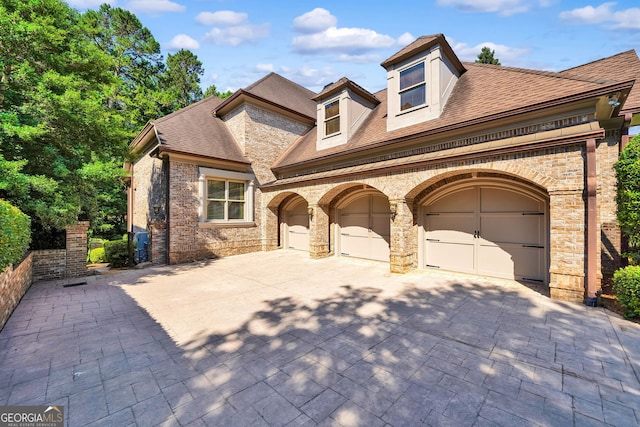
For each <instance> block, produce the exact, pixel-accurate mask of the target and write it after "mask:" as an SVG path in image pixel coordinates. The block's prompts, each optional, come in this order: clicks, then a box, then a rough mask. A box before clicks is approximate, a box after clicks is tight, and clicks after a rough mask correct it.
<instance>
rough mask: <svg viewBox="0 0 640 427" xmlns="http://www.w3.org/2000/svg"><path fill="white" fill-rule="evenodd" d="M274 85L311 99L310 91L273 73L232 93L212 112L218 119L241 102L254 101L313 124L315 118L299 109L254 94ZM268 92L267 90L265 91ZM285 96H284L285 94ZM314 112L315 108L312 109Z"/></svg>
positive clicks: (311, 93)
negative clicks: (306, 95)
mask: <svg viewBox="0 0 640 427" xmlns="http://www.w3.org/2000/svg"><path fill="white" fill-rule="evenodd" d="M270 82H271V83H272V84H273V83H275V84H276V85H278V84H280V85H286V86H284V87H285V88H287V87H288V88H291V89H294V90H295V91H296V92H304V93H307V94H308V98H307V99H308V100H311V97H312V96H313V94H314V93H313V92H312V91H310V90H309V89H307V88H305V87H303V86H301V85H299V84H298V83H296V82H293V81H291V80H289V79H287V78H285V77H282V76H281V75H279V74H278V73H274V72H273V71H272V72H270V73H268V74H267V75H265V76H264V77H262V78H261V79H259V80H257V81H255V82H254V83H252V84H250V85H249V86H247V87H245V88H242V89H238V90H237V91H236V92H234V93H233V95H231V96H230V97H229V98H227V99H225V100H224V101H222V103H221V104H220V105H218V107H217V108H216V110H215V111H214V114H215V115H216V116H218V117H222V116H224V114H226V113H228V112H230V111H231V110H233V109H234V108H235V107H237V106H238V105H240V104H241V103H242V101H244V100H253V101H256V102H257V103H259V104H262V105H264V106H269V107H271V108H275V109H280V110H282V111H284V112H286V113H287V115H290V116H291V115H292V116H293V117H296V118H302V119H303V121H312V122H313V123H315V116H310V115H308V114H305V113H303V112H301V111H299V109H296V108H291V107H289V106H286V105H284V102H279V100H278V99H269V98H266V97H264V96H262V95H260V94H258V93H256V92H260V88H264V87H268V86H269V83H270ZM271 89H273V86H272V87H271ZM267 91H268V89H267ZM295 95H296V96H300V94H295ZM285 96H286V94H285ZM314 111H315V108H314Z"/></svg>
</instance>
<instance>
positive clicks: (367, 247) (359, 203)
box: [340, 195, 390, 261]
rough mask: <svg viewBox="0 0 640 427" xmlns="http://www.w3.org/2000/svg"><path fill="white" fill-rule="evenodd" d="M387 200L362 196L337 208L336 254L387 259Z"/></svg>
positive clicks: (388, 222) (373, 196) (383, 197)
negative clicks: (338, 249)
mask: <svg viewBox="0 0 640 427" xmlns="http://www.w3.org/2000/svg"><path fill="white" fill-rule="evenodd" d="M389 230H390V217H389V201H388V199H387V198H386V197H385V196H378V195H365V196H362V197H360V198H358V199H356V200H354V201H352V202H351V203H349V204H348V205H347V206H345V207H344V208H342V209H340V254H341V255H345V256H351V257H357V258H366V259H373V260H377V261H389V241H390V239H389V235H390V231H389Z"/></svg>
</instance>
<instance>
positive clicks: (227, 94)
mask: <svg viewBox="0 0 640 427" xmlns="http://www.w3.org/2000/svg"><path fill="white" fill-rule="evenodd" d="M231 95H233V92H232V91H231V90H228V91H226V92H218V88H217V87H216V85H211V86H209V87H208V88H207V89H206V90H205V91H204V98H208V97H210V96H217V97H218V98H221V99H227V98H228V97H230V96H231Z"/></svg>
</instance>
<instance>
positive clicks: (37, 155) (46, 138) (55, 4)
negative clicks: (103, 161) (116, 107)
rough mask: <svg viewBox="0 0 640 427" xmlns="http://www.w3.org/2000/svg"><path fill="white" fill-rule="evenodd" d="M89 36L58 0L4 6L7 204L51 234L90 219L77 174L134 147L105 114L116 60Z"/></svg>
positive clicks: (1, 177) (1, 166) (8, 0)
mask: <svg viewBox="0 0 640 427" xmlns="http://www.w3.org/2000/svg"><path fill="white" fill-rule="evenodd" d="M84 30H85V28H84V26H83V25H81V23H80V19H79V15H78V13H77V12H75V11H74V10H72V9H70V8H69V7H68V6H67V5H66V4H65V3H63V2H61V1H59V0H32V1H21V0H0V82H1V85H0V197H2V198H5V199H6V200H8V201H10V202H11V203H13V204H15V205H16V206H18V207H20V208H21V209H22V210H23V211H24V212H25V213H26V214H27V215H29V216H30V217H31V218H32V221H35V222H37V223H39V224H40V225H42V226H43V227H44V228H51V227H54V228H63V227H64V226H65V225H67V224H70V223H72V222H73V221H75V220H76V219H77V218H78V216H79V215H83V214H85V213H86V205H85V203H84V200H82V198H81V197H80V195H81V194H82V193H83V191H82V188H83V186H84V181H83V180H82V179H81V177H80V175H79V174H78V171H79V170H80V169H81V168H82V167H83V165H84V164H86V163H89V162H91V161H92V155H93V154H94V153H99V155H100V156H102V157H104V158H111V157H122V156H123V155H124V153H125V150H126V141H127V140H128V139H129V136H128V134H127V133H126V132H123V131H122V120H121V117H120V116H119V115H118V114H117V113H116V112H113V111H111V110H108V109H105V108H104V107H105V103H104V93H106V92H109V91H110V90H111V87H112V85H113V83H114V77H113V75H112V74H111V73H110V72H109V70H110V67H111V66H112V62H113V60H112V58H111V57H109V56H108V55H106V54H104V53H103V52H101V51H100V50H99V49H97V48H96V46H95V45H93V44H92V43H89V42H88V41H87V39H86V37H85V31H84ZM79 189H80V191H79Z"/></svg>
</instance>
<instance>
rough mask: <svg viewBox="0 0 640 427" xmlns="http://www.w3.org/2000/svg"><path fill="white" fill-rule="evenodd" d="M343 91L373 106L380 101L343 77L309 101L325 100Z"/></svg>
mask: <svg viewBox="0 0 640 427" xmlns="http://www.w3.org/2000/svg"><path fill="white" fill-rule="evenodd" d="M344 89H350V90H352V91H353V92H354V93H356V94H357V95H360V96H361V97H362V98H364V99H366V100H367V101H369V102H371V103H372V104H374V105H378V104H379V103H380V100H379V99H378V98H376V96H375V95H373V94H372V93H371V92H369V91H368V90H366V89H365V88H363V87H362V86H360V85H358V84H357V83H355V82H353V81H351V80H349V79H348V78H346V77H343V78H341V79H340V80H338V81H337V82H335V83H331V84H329V85H327V86H325V88H324V89H322V91H320V93H318V94H317V95H316V96H314V97H313V98H311V99H313V100H314V101H322V100H323V99H327V98H329V97H331V96H333V95H335V94H336V93H339V92H342V91H343V90H344Z"/></svg>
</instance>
